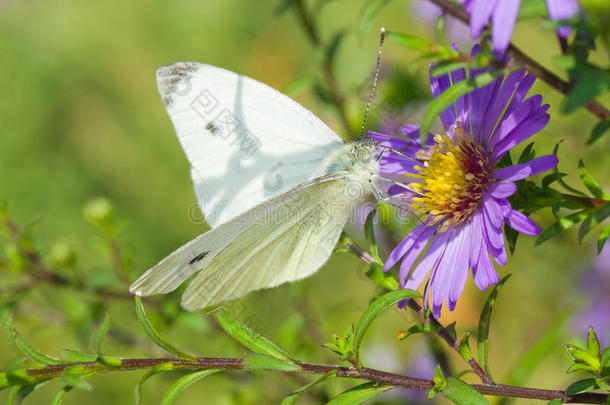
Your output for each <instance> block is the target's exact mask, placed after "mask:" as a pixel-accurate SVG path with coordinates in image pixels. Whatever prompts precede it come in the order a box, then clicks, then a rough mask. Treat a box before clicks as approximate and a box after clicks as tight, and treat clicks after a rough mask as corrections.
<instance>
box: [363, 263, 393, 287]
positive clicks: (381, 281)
mask: <svg viewBox="0 0 610 405" xmlns="http://www.w3.org/2000/svg"><path fill="white" fill-rule="evenodd" d="M365 275H366V276H367V277H368V278H369V279H371V280H373V281H374V282H375V283H377V284H378V285H380V286H381V287H383V288H385V289H386V290H390V291H391V290H396V289H398V288H399V287H400V283H399V282H398V280H396V278H395V277H394V276H393V275H392V273H390V272H389V271H383V265H381V264H379V263H376V262H372V263H369V264H368V265H367V266H366V272H365Z"/></svg>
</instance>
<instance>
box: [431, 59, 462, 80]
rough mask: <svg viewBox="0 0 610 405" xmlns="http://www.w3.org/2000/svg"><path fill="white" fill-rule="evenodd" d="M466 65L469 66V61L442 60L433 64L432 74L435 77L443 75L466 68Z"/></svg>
mask: <svg viewBox="0 0 610 405" xmlns="http://www.w3.org/2000/svg"><path fill="white" fill-rule="evenodd" d="M466 67H468V63H467V62H454V61H440V62H438V63H435V64H434V66H432V68H431V69H430V74H431V75H432V76H435V77H436V76H442V75H444V74H447V73H449V72H453V71H454V70H456V69H464V68H466Z"/></svg>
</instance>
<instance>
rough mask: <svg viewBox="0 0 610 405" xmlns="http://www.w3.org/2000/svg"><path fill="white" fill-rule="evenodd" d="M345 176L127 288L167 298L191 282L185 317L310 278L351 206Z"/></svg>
mask: <svg viewBox="0 0 610 405" xmlns="http://www.w3.org/2000/svg"><path fill="white" fill-rule="evenodd" d="M350 186H351V184H350V178H349V174H348V173H346V172H337V173H333V174H329V175H326V176H322V177H320V178H316V179H314V180H310V181H308V182H305V183H303V184H301V185H298V186H296V187H294V188H292V189H290V190H288V191H286V192H284V193H281V194H279V195H277V196H275V197H273V198H271V199H269V200H267V201H265V202H264V203H262V204H259V205H257V206H256V207H253V208H251V209H250V210H248V211H246V212H244V213H242V214H241V215H239V216H237V217H235V218H232V219H231V220H229V221H227V222H225V223H223V224H221V225H219V226H217V227H215V228H213V229H211V230H210V231H208V232H206V233H204V234H203V235H201V236H199V237H197V238H196V239H194V240H192V241H191V242H189V243H187V244H186V245H184V246H182V247H181V248H180V249H178V250H176V251H175V252H173V253H172V254H170V255H169V256H168V257H166V258H165V259H163V260H162V261H161V262H159V264H157V265H156V266H154V267H153V268H151V269H150V270H148V271H147V272H146V273H144V274H143V275H142V276H141V277H140V278H139V279H138V280H137V281H136V282H135V283H134V284H133V285H132V286H131V288H130V291H131V292H132V293H135V294H137V295H151V294H161V293H168V292H170V291H172V290H174V289H176V288H177V287H178V286H179V285H180V284H181V283H182V282H183V281H184V280H186V279H187V278H188V277H190V276H192V275H193V274H195V273H196V272H197V271H199V270H201V272H200V273H199V274H198V275H197V276H195V278H194V279H193V281H192V282H191V284H190V285H189V287H188V288H187V289H186V291H185V293H184V296H183V298H182V305H183V306H184V307H185V308H186V309H189V310H195V309H199V308H203V307H206V306H209V305H214V304H217V303H219V302H222V301H225V300H229V299H233V298H237V297H240V296H243V295H245V294H247V293H248V292H250V291H254V290H258V289H261V288H269V287H274V286H277V285H279V284H282V283H285V282H289V281H294V280H298V279H301V278H304V277H307V276H309V275H311V274H313V273H314V272H315V271H316V270H318V269H319V268H320V267H321V266H322V265H323V264H324V263H325V262H326V260H327V259H328V257H329V256H330V254H331V253H332V250H333V248H334V246H335V244H336V243H337V240H338V238H339V236H340V234H341V231H342V229H343V227H344V225H345V223H346V221H347V219H348V216H349V212H350V210H351V208H352V207H353V204H354V203H355V201H353V200H354V199H353V196H352V195H351V194H350V193H349V192H348V191H349V190H348V188H349V187H350Z"/></svg>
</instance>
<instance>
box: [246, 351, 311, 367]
mask: <svg viewBox="0 0 610 405" xmlns="http://www.w3.org/2000/svg"><path fill="white" fill-rule="evenodd" d="M244 369H245V370H278V371H298V370H300V369H301V367H299V366H298V365H296V364H294V363H291V362H287V361H284V360H280V359H278V358H277V357H273V356H269V355H267V354H259V353H255V354H250V355H248V356H246V357H245V358H244Z"/></svg>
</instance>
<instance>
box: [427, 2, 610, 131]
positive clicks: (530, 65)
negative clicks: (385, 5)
mask: <svg viewBox="0 0 610 405" xmlns="http://www.w3.org/2000/svg"><path fill="white" fill-rule="evenodd" d="M429 1H431V2H432V3H434V4H436V5H437V6H439V7H441V8H442V9H443V10H444V11H446V12H447V13H449V14H450V15H451V16H452V17H455V18H457V19H458V20H460V21H462V22H463V23H464V24H466V25H470V16H469V15H468V13H466V11H464V9H463V8H462V7H461V6H458V5H457V4H456V3H453V2H452V1H450V0H429ZM507 53H508V54H509V55H510V56H511V58H512V61H513V62H514V64H517V65H518V66H520V67H522V68H525V69H526V70H527V71H528V72H530V73H531V74H533V75H535V76H536V77H538V78H540V79H541V80H542V81H544V82H545V83H546V84H548V85H549V86H551V87H553V88H554V89H556V90H557V91H559V92H561V93H563V94H564V95H568V93H569V91H570V90H571V89H572V85H571V84H570V83H568V82H567V81H565V80H563V79H561V78H560V77H559V76H557V75H556V74H554V73H553V72H551V71H550V70H548V69H547V68H545V67H544V66H542V65H541V64H540V63H538V62H536V61H535V60H534V59H532V58H531V57H530V56H528V55H526V54H525V53H524V52H523V51H521V50H520V49H519V48H517V47H516V46H515V45H513V44H512V43H511V44H510V45H509V47H508V50H507ZM505 65H506V67H508V63H505ZM584 107H585V108H586V109H587V110H588V111H589V112H591V113H592V114H593V115H595V116H596V117H597V118H599V119H600V120H606V119H610V110H608V109H607V108H606V107H604V106H603V105H602V104H601V103H600V102H598V101H597V100H590V101H589V102H587V103H586V104H585V105H584Z"/></svg>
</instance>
